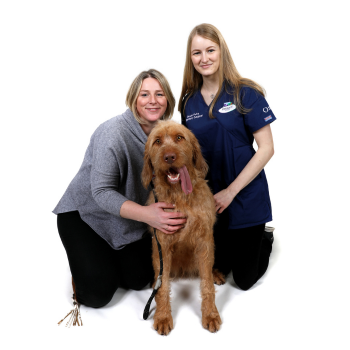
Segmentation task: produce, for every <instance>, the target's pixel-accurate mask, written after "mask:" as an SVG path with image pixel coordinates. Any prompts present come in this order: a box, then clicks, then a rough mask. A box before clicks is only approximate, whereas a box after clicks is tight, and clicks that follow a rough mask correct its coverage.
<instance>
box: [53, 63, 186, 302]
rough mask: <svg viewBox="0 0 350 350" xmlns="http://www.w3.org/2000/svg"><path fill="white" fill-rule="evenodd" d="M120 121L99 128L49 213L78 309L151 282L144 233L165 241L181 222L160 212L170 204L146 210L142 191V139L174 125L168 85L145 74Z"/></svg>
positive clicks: (148, 240)
mask: <svg viewBox="0 0 350 350" xmlns="http://www.w3.org/2000/svg"><path fill="white" fill-rule="evenodd" d="M126 104H127V105H128V107H129V109H127V110H126V111H125V112H124V113H123V114H121V115H119V116H117V117H114V118H112V119H110V120H108V121H106V122H105V123H103V124H101V125H100V126H99V127H98V128H97V129H96V131H95V132H94V134H93V135H92V137H91V140H90V144H89V146H88V148H87V150H86V153H85V157H84V161H83V163H82V165H81V167H80V169H79V171H78V173H77V175H76V176H75V177H74V179H73V180H72V182H71V183H70V185H69V186H68V188H67V190H66V192H65V193H64V195H63V197H62V198H61V200H60V201H59V203H58V204H57V206H56V208H55V209H54V211H53V212H54V213H55V214H57V225H58V231H59V234H60V237H61V240H62V243H63V245H64V247H65V249H66V252H67V256H68V260H69V265H70V269H71V272H72V282H73V289H74V298H75V303H76V304H77V305H79V304H84V305H87V306H91V307H102V306H104V305H106V304H107V303H108V302H109V301H110V300H111V298H112V297H113V295H114V293H115V291H116V290H117V289H118V287H122V288H130V289H135V290H139V289H141V288H143V287H144V286H146V285H147V283H149V282H150V281H151V279H152V278H153V275H154V273H153V268H152V261H151V237H150V235H147V234H145V233H146V232H147V225H150V226H153V227H155V228H157V229H158V230H161V231H162V232H164V233H167V234H171V233H174V232H176V231H177V230H178V229H180V228H181V227H182V226H183V225H184V223H185V222H186V219H184V218H183V215H182V214H181V213H172V212H165V211H164V210H163V209H165V208H172V207H173V204H172V203H164V202H161V203H156V204H152V205H149V206H145V203H146V200H147V197H148V194H149V191H148V190H145V189H144V188H143V186H142V184H141V176H140V175H141V171H142V167H143V152H144V149H145V143H146V141H147V137H148V135H149V133H150V132H151V130H152V128H153V127H154V126H155V124H156V123H157V121H158V120H159V119H169V118H171V117H172V114H173V111H174V107H175V99H174V97H173V94H172V92H171V89H170V86H169V83H168V82H167V80H166V78H165V77H164V76H163V75H162V74H161V73H160V72H158V71H156V70H154V69H151V70H149V71H145V72H142V73H140V74H139V75H138V76H137V77H136V78H135V80H134V81H133V83H132V84H131V86H130V88H129V91H128V93H127V97H126Z"/></svg>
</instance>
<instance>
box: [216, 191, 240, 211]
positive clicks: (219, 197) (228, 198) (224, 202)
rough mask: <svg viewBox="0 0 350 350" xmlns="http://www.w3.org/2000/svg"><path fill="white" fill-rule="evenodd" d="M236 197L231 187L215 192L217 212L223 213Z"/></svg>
mask: <svg viewBox="0 0 350 350" xmlns="http://www.w3.org/2000/svg"><path fill="white" fill-rule="evenodd" d="M235 197H236V194H235V193H234V192H233V191H231V190H230V188H229V187H228V188H226V189H224V190H222V191H220V192H218V193H217V194H215V195H214V200H215V210H216V211H217V213H218V214H221V213H222V212H223V211H224V210H225V209H226V208H227V207H228V206H229V205H230V204H231V202H232V201H233V199H234V198H235Z"/></svg>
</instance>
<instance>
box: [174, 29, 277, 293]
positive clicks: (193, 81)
mask: <svg viewBox="0 0 350 350" xmlns="http://www.w3.org/2000/svg"><path fill="white" fill-rule="evenodd" d="M264 95H265V94H264V90H263V89H262V88H261V87H260V86H259V85H258V84H257V83H255V82H254V81H252V80H249V79H246V78H242V77H241V76H240V74H239V73H238V71H237V69H236V67H235V65H234V63H233V60H232V57H231V54H230V52H229V49H228V47H227V44H226V42H225V40H224V38H223V37H222V35H221V33H220V32H219V30H218V29H217V28H215V27H214V26H212V25H210V24H201V25H198V26H196V27H195V28H194V29H193V30H192V32H191V33H190V36H189V38H188V43H187V54H186V63H185V69H184V79H183V85H182V92H181V97H180V103H179V111H180V112H181V115H182V123H183V124H184V125H186V126H187V127H188V128H189V129H190V130H191V131H192V132H193V133H194V134H195V135H196V137H197V138H198V141H199V143H200V145H201V149H202V152H203V155H204V157H205V159H206V161H207V163H208V165H209V173H208V180H209V186H210V188H211V189H212V191H213V193H214V198H215V202H216V210H217V213H218V214H219V215H218V221H217V223H216V225H215V227H214V238H215V249H216V250H215V264H214V280H215V281H216V283H218V284H221V283H225V276H226V275H227V274H228V273H229V272H230V271H232V273H233V278H234V280H235V282H236V284H237V285H238V286H239V287H240V288H241V289H243V290H248V289H249V288H250V287H252V286H253V285H254V284H255V283H256V282H257V281H258V280H259V279H260V278H261V276H263V274H264V273H265V272H266V270H267V267H268V264H269V257H270V253H271V250H272V243H273V235H272V231H273V228H269V227H265V223H266V222H269V221H272V213H271V202H270V197H269V190H268V185H267V180H266V176H265V172H264V169H263V168H264V166H265V165H266V164H267V162H268V161H269V160H270V159H271V157H272V156H273V153H274V147H273V139H272V133H271V128H270V125H269V124H270V123H272V122H273V121H274V120H275V119H276V117H275V116H274V114H273V112H272V111H271V109H270V107H269V105H268V103H267V102H266V100H265V98H264ZM254 139H255V141H256V143H257V145H258V150H257V151H256V152H255V150H254V148H253V141H254Z"/></svg>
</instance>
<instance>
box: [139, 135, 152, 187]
mask: <svg viewBox="0 0 350 350" xmlns="http://www.w3.org/2000/svg"><path fill="white" fill-rule="evenodd" d="M149 148H150V147H149V142H146V147H145V153H144V155H143V168H142V173H141V181H142V185H143V187H144V188H146V189H147V188H148V186H149V184H150V182H151V180H152V176H153V167H152V162H151V157H150V149H149Z"/></svg>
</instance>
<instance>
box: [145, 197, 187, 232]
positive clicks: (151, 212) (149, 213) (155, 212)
mask: <svg viewBox="0 0 350 350" xmlns="http://www.w3.org/2000/svg"><path fill="white" fill-rule="evenodd" d="M174 206H175V205H174V204H170V203H165V202H159V203H154V204H150V205H148V206H145V207H144V213H143V214H144V219H143V220H142V221H144V222H145V223H146V224H148V225H150V226H152V227H154V228H156V229H157V230H159V231H162V232H164V233H166V234H173V233H175V232H176V231H178V230H180V229H182V228H183V227H184V224H185V223H186V221H187V220H186V218H185V215H184V214H183V213H180V212H176V211H173V212H168V211H164V209H174Z"/></svg>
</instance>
